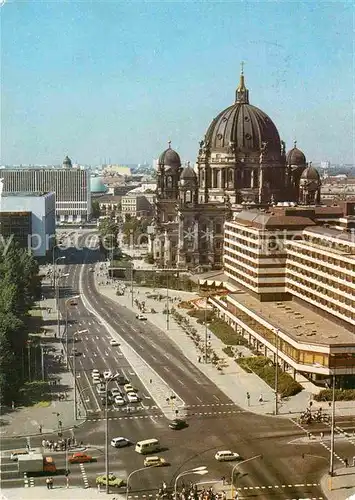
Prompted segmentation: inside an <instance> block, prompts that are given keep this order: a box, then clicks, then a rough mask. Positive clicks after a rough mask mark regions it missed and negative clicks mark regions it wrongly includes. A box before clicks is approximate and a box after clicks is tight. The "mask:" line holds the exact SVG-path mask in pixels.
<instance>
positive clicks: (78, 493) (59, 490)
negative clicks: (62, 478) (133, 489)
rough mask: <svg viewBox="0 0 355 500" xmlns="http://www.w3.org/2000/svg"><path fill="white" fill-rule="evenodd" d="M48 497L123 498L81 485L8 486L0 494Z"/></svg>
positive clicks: (8, 499) (5, 498) (10, 498)
mask: <svg viewBox="0 0 355 500" xmlns="http://www.w3.org/2000/svg"><path fill="white" fill-rule="evenodd" d="M50 498H58V499H60V500H81V499H82V500H98V499H99V498H102V499H104V498H108V499H111V500H112V499H114V498H117V499H119V498H120V499H124V498H125V495H124V494H123V493H117V492H113V493H110V494H108V495H106V493H105V491H104V489H103V490H102V491H101V492H100V493H98V491H97V489H96V488H87V489H84V488H83V487H82V486H80V487H79V486H77V487H76V486H71V487H69V488H65V487H64V486H57V487H55V486H54V487H53V489H52V490H47V488H46V487H45V484H43V486H34V487H32V488H26V489H25V488H8V489H7V490H6V493H4V491H3V492H2V493H1V495H0V499H1V500H49V499H50Z"/></svg>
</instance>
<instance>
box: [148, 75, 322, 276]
mask: <svg viewBox="0 0 355 500" xmlns="http://www.w3.org/2000/svg"><path fill="white" fill-rule="evenodd" d="M319 196H320V177H319V174H318V172H317V170H316V169H315V168H314V167H312V166H311V165H307V163H306V158H305V155H304V154H303V153H302V151H300V150H299V149H298V148H297V147H296V143H295V145H294V148H293V149H291V150H290V151H289V152H288V153H286V149H285V143H284V142H283V141H282V140H280V136H279V133H278V130H277V128H276V126H275V124H274V123H273V121H272V120H271V118H269V116H268V115H266V113H264V112H263V111H261V110H260V109H259V108H257V107H255V106H253V105H251V104H250V103H249V91H248V89H247V88H246V86H245V81H244V74H243V72H242V74H241V76H240V83H239V86H238V88H237V90H236V97H235V102H234V104H232V105H231V106H229V107H228V108H226V109H225V110H223V111H222V112H221V113H219V114H218V115H217V117H216V118H214V120H213V121H212V123H211V124H210V126H209V127H208V129H207V132H206V134H205V137H204V139H203V140H202V141H201V142H200V144H199V152H198V156H197V172H196V171H195V170H194V169H193V168H192V167H191V166H190V165H189V164H188V165H186V166H185V167H184V168H183V167H182V165H181V160H180V156H179V155H178V153H177V152H176V151H174V150H173V149H172V148H171V144H170V143H169V147H168V149H166V150H165V151H164V152H163V153H162V154H161V155H160V157H159V160H158V172H157V201H156V207H155V219H154V230H153V232H152V234H151V248H150V249H151V252H152V253H153V256H154V259H155V261H156V262H157V263H158V265H161V266H165V267H178V268H189V269H191V270H196V271H199V270H200V271H202V270H208V269H218V268H221V267H222V253H223V248H222V246H223V227H224V221H225V220H226V219H228V218H230V217H231V216H232V211H233V210H238V209H239V210H240V209H241V208H243V209H245V208H247V207H248V206H249V207H253V208H257V207H259V208H266V207H268V206H269V205H270V204H276V203H279V202H294V203H298V202H301V203H304V204H312V203H313V204H314V203H319V201H320V199H319Z"/></svg>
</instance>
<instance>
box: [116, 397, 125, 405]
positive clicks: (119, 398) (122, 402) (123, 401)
mask: <svg viewBox="0 0 355 500" xmlns="http://www.w3.org/2000/svg"><path fill="white" fill-rule="evenodd" d="M124 404H125V400H124V399H123V397H122V396H116V397H115V405H117V406H123V405H124Z"/></svg>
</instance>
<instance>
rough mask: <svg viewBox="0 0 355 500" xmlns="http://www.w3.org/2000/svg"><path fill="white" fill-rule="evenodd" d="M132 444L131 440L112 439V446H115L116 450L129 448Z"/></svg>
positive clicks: (122, 438)
mask: <svg viewBox="0 0 355 500" xmlns="http://www.w3.org/2000/svg"><path fill="white" fill-rule="evenodd" d="M130 443H131V442H130V440H129V439H127V438H124V437H117V438H112V439H111V446H114V447H115V448H123V447H124V446H128V445H129V444H130Z"/></svg>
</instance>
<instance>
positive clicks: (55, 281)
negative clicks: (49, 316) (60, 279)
mask: <svg viewBox="0 0 355 500" xmlns="http://www.w3.org/2000/svg"><path fill="white" fill-rule="evenodd" d="M65 259H66V257H65V255H62V256H59V257H57V258H56V259H55V258H54V251H53V288H54V295H55V304H56V308H57V309H58V296H57V294H58V292H57V280H56V277H57V262H58V261H59V260H65Z"/></svg>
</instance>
